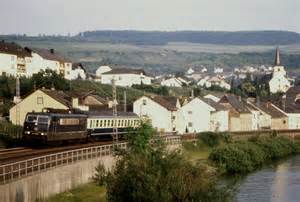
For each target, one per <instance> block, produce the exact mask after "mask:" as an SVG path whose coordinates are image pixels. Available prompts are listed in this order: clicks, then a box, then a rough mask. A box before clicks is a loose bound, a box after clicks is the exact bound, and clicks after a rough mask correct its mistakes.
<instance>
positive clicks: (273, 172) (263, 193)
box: [236, 155, 300, 202]
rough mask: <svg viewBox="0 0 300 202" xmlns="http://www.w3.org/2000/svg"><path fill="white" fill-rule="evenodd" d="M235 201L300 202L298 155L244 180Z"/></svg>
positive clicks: (299, 158)
mask: <svg viewBox="0 0 300 202" xmlns="http://www.w3.org/2000/svg"><path fill="white" fill-rule="evenodd" d="M236 199H237V201H247V202H248V201H262V202H264V201H274V202H293V201H297V202H298V201H300V155H299V156H295V157H293V158H290V159H288V160H286V161H284V162H282V163H279V164H278V165H276V166H274V167H270V168H265V169H262V170H260V171H257V172H255V173H253V174H251V175H249V176H247V177H246V178H244V179H243V180H242V182H241V184H240V187H239V189H238V193H237V196H236Z"/></svg>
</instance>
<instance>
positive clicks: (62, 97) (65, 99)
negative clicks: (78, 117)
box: [40, 89, 72, 108]
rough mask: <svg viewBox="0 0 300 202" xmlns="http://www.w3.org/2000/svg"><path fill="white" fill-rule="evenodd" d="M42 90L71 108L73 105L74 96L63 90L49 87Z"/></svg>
mask: <svg viewBox="0 0 300 202" xmlns="http://www.w3.org/2000/svg"><path fill="white" fill-rule="evenodd" d="M40 90H41V91H42V92H43V93H45V94H47V95H48V96H50V97H52V98H53V99H55V100H56V101H58V102H60V103H61V104H63V105H65V106H67V107H69V108H71V107H72V98H71V97H70V96H69V95H68V94H66V93H64V92H63V91H57V90H49V89H40Z"/></svg>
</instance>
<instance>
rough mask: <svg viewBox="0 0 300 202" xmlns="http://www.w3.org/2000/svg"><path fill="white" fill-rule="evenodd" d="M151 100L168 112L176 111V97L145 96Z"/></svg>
mask: <svg viewBox="0 0 300 202" xmlns="http://www.w3.org/2000/svg"><path fill="white" fill-rule="evenodd" d="M146 97H148V98H150V99H151V100H153V101H154V102H156V103H158V104H159V105H161V106H162V107H164V108H166V109H167V110H169V111H176V110H177V106H176V105H177V101H178V98H177V97H171V96H159V95H156V96H146Z"/></svg>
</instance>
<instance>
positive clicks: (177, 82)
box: [160, 77, 188, 88]
mask: <svg viewBox="0 0 300 202" xmlns="http://www.w3.org/2000/svg"><path fill="white" fill-rule="evenodd" d="M160 85H161V86H168V87H180V88H181V87H183V86H185V85H188V82H187V81H186V80H184V79H183V78H180V77H177V78H176V77H172V78H169V79H165V80H162V81H161V83H160Z"/></svg>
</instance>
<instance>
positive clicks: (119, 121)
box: [118, 119, 121, 127]
mask: <svg viewBox="0 0 300 202" xmlns="http://www.w3.org/2000/svg"><path fill="white" fill-rule="evenodd" d="M120 124H121V120H120V119H119V120H118V127H120Z"/></svg>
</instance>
